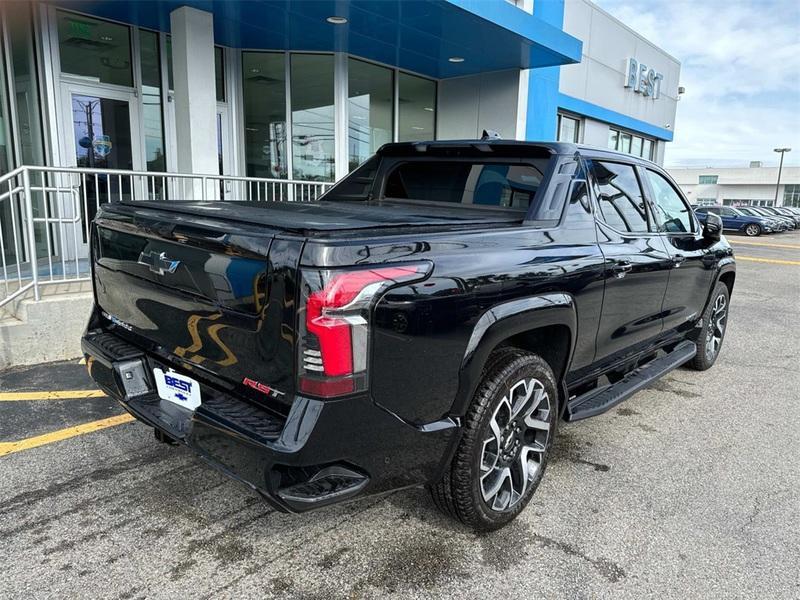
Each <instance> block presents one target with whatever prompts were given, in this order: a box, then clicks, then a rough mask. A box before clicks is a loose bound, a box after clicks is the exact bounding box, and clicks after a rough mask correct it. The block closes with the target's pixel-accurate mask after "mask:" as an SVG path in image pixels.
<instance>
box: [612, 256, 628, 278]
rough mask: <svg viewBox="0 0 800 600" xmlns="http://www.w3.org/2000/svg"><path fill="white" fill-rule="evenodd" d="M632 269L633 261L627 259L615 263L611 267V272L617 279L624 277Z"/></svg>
mask: <svg viewBox="0 0 800 600" xmlns="http://www.w3.org/2000/svg"><path fill="white" fill-rule="evenodd" d="M631 269H633V263H631V262H629V261H627V260H620V261H618V262H615V263H614V265H613V266H612V267H611V272H612V273H614V277H616V278H617V279H622V278H623V277H625V275H627V274H628V272H629V271H630V270H631Z"/></svg>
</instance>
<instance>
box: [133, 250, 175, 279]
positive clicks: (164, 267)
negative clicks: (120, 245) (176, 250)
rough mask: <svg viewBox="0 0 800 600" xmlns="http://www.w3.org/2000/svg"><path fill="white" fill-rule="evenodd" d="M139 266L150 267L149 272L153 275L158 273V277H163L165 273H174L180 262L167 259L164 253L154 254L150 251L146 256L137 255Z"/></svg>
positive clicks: (142, 254)
mask: <svg viewBox="0 0 800 600" xmlns="http://www.w3.org/2000/svg"><path fill="white" fill-rule="evenodd" d="M139 264H140V265H146V266H148V267H150V270H151V271H152V272H153V273H158V274H159V275H163V274H164V273H165V272H166V273H174V272H175V269H177V268H178V265H179V264H181V261H179V260H172V259H171V258H167V253H166V252H162V253H161V254H156V253H155V252H153V251H152V250H151V251H150V252H148V253H147V254H145V253H144V252H142V253H141V254H140V255H139Z"/></svg>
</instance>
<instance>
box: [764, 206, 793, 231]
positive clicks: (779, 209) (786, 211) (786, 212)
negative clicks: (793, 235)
mask: <svg viewBox="0 0 800 600" xmlns="http://www.w3.org/2000/svg"><path fill="white" fill-rule="evenodd" d="M772 210H773V211H775V212H776V213H777V214H779V215H782V216H784V217H788V218H790V219H792V220H793V221H794V228H795V229H797V228H798V227H800V215H798V214H795V213H794V212H792V211H791V210H789V209H788V208H786V207H782V206H779V207H774V208H773V209H772ZM768 212H769V211H768Z"/></svg>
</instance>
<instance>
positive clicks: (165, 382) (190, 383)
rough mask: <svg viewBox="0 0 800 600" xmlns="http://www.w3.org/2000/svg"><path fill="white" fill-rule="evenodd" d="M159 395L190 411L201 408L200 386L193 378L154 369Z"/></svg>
mask: <svg viewBox="0 0 800 600" xmlns="http://www.w3.org/2000/svg"><path fill="white" fill-rule="evenodd" d="M153 375H154V376H155V379H156V387H157V388H158V395H159V396H160V397H161V399H162V400H167V401H168V402H173V403H174V404H177V405H178V406H182V407H184V408H187V409H189V410H194V409H196V408H197V407H198V406H200V384H199V383H197V382H196V381H195V380H194V379H192V378H191V377H187V376H186V375H181V374H180V373H175V372H173V371H169V372H167V373H165V372H164V371H162V370H161V369H159V368H155V369H153Z"/></svg>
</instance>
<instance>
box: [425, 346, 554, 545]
mask: <svg viewBox="0 0 800 600" xmlns="http://www.w3.org/2000/svg"><path fill="white" fill-rule="evenodd" d="M557 417H558V391H557V387H556V380H555V376H554V375H553V371H552V369H551V368H550V366H549V365H548V364H547V362H545V361H544V360H543V359H542V358H541V357H539V356H537V355H536V354H533V353H530V352H524V351H522V350H517V349H510V348H506V349H501V350H499V351H497V352H495V353H493V354H492V356H491V357H490V358H489V361H487V367H486V368H485V370H484V372H483V378H482V380H481V382H480V384H479V385H478V389H477V391H476V392H475V396H474V397H473V401H472V405H471V406H470V408H469V411H468V412H467V415H466V417H465V424H464V435H463V437H462V439H461V441H460V443H459V445H458V448H457V449H456V453H455V456H454V457H453V460H452V462H451V464H450V467H449V468H448V470H447V472H446V473H445V474H444V476H443V477H442V479H441V481H439V482H438V483H436V484H435V485H434V486H433V487H432V488H431V494H432V495H433V499H434V502H436V504H437V506H439V508H440V509H442V510H443V511H444V512H445V513H448V514H449V515H451V516H453V517H455V518H456V519H459V520H460V521H461V522H463V523H465V524H466V525H468V526H469V527H471V528H473V529H475V530H478V531H491V530H494V529H499V528H500V527H502V526H504V525H506V524H507V523H509V522H510V521H512V520H513V519H514V518H515V517H516V516H517V515H518V514H519V513H520V512H522V510H523V509H524V508H525V506H526V505H527V504H528V502H529V501H530V499H531V496H533V493H534V491H535V490H536V488H537V487H538V485H539V481H541V478H542V475H543V474H544V470H545V467H546V466H547V458H548V456H549V453H550V448H551V446H552V443H553V437H554V434H555V425H556V419H557Z"/></svg>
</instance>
